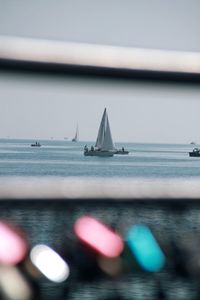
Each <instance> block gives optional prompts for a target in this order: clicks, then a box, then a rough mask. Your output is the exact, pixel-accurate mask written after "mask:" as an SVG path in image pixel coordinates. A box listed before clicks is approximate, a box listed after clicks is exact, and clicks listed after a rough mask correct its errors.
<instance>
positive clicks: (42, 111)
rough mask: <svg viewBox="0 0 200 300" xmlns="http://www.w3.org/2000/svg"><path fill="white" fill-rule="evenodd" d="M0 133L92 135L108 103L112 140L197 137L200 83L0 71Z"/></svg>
mask: <svg viewBox="0 0 200 300" xmlns="http://www.w3.org/2000/svg"><path fill="white" fill-rule="evenodd" d="M0 91H1V98H0V137H6V136H10V137H16V138H50V137H51V136H53V137H54V138H57V139H63V138H64V137H65V136H66V137H68V138H70V139H71V138H72V137H73V135H74V133H75V128H76V123H77V122H78V124H79V130H80V139H81V140H95V139H96V136H97V131H98V127H99V123H100V119H101V116H102V113H103V110H104V107H107V110H108V115H109V120H110V126H111V131H112V135H113V139H114V141H128V142H167V143H170V142H172V143H189V142H191V141H193V140H194V141H196V142H199V143H200V133H199V119H200V101H199V99H200V88H197V87H196V88H195V87H191V86H190V87H189V86H188V87H187V86H186V87H185V86H184V85H182V86H175V85H165V84H163V85H157V84H150V83H149V84H142V83H129V84H128V83H122V84H120V83H119V82H115V83H114V82H113V83H112V82H111V81H108V82H107V83H106V82H99V83H98V82H96V81H89V80H88V81H87V80H85V81H83V80H82V81H78V80H75V79H73V80H72V79H69V78H60V79H57V80H53V79H49V80H46V79H43V78H42V77H36V78H33V79H32V78H27V77H24V78H22V77H18V78H15V77H8V76H5V75H4V76H1V77H0Z"/></svg>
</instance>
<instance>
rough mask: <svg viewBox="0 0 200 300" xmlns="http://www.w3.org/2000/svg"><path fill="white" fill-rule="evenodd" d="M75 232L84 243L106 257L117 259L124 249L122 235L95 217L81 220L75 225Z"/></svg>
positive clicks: (85, 217)
mask: <svg viewBox="0 0 200 300" xmlns="http://www.w3.org/2000/svg"><path fill="white" fill-rule="evenodd" d="M74 230H75V233H76V235H77V237H78V238H79V239H80V240H81V241H82V242H84V243H85V244H87V245H88V246H90V247H91V248H92V249H94V250H96V251H97V252H98V253H99V254H101V255H103V256H105V257H109V258H114V257H117V256H119V255H120V254H121V253H122V251H123V249H124V242H123V240H122V238H121V237H120V235H119V234H117V233H115V232H113V231H112V230H111V229H110V228H109V227H107V226H106V225H104V224H102V223H101V222H99V221H98V220H96V219H95V218H93V217H90V216H84V217H81V218H79V219H78V220H77V221H76V223H75V225H74Z"/></svg>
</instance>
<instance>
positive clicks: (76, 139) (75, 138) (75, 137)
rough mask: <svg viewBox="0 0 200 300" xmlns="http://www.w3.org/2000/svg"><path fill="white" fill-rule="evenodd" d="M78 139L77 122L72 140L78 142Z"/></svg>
mask: <svg viewBox="0 0 200 300" xmlns="http://www.w3.org/2000/svg"><path fill="white" fill-rule="evenodd" d="M78 140H79V130H78V124H77V126H76V133H75V136H74V138H73V139H72V142H78Z"/></svg>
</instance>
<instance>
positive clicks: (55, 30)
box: [0, 0, 200, 143]
mask: <svg viewBox="0 0 200 300" xmlns="http://www.w3.org/2000/svg"><path fill="white" fill-rule="evenodd" d="M0 4H1V8H2V9H1V10H0V34H3V35H17V36H25V37H26V36H27V37H35V38H46V39H57V40H66V41H77V42H91V43H99V44H111V45H120V46H121V45H122V46H135V47H150V48H161V49H176V50H193V51H200V38H199V37H200V2H199V1H197V0H196V1H188V0H174V1H160V0H159V1H158V0H156V1H155V0H152V1H148V0H146V1H145V0H140V1H134V0H126V1H123V2H122V1H116V0H110V1H107V0H101V1H95V0H85V1H78V0H73V1H70V0H69V1H66V0H59V1H56V2H55V1H52V0H43V1H36V0H35V1H27V0H20V1H9V0H7V1H3V0H0ZM104 107H107V109H108V114H109V120H110V125H111V131H112V134H113V138H114V141H130V142H168V143H170V142H172V143H189V142H191V141H193V140H194V141H196V142H199V143H200V133H199V119H200V118H199V115H200V88H197V87H193V88H192V87H184V85H182V86H179V87H175V86H167V85H159V86H158V85H156V84H154V85H151V84H146V85H142V84H139V83H134V82H133V83H132V84H125V83H124V84H123V85H119V83H115V84H114V83H113V84H111V82H109V83H107V84H106V83H99V84H98V83H97V82H89V81H85V82H84V81H82V82H79V81H76V80H70V79H67V78H65V79H64V78H63V79H60V80H57V81H53V80H49V81H45V80H42V78H41V77H36V78H35V79H28V78H22V77H18V78H14V77H12V76H11V77H9V76H7V75H5V74H0V137H6V136H10V137H16V138H50V137H51V136H53V137H55V138H61V139H63V137H64V136H67V137H69V138H72V136H73V135H74V132H75V128H76V123H77V122H78V124H79V130H80V139H82V140H95V139H96V135H97V131H98V127H99V123H100V119H101V116H102V113H103V109H104Z"/></svg>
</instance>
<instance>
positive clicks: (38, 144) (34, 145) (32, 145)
mask: <svg viewBox="0 0 200 300" xmlns="http://www.w3.org/2000/svg"><path fill="white" fill-rule="evenodd" d="M31 147H41V144H40V143H39V142H35V144H31Z"/></svg>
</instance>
